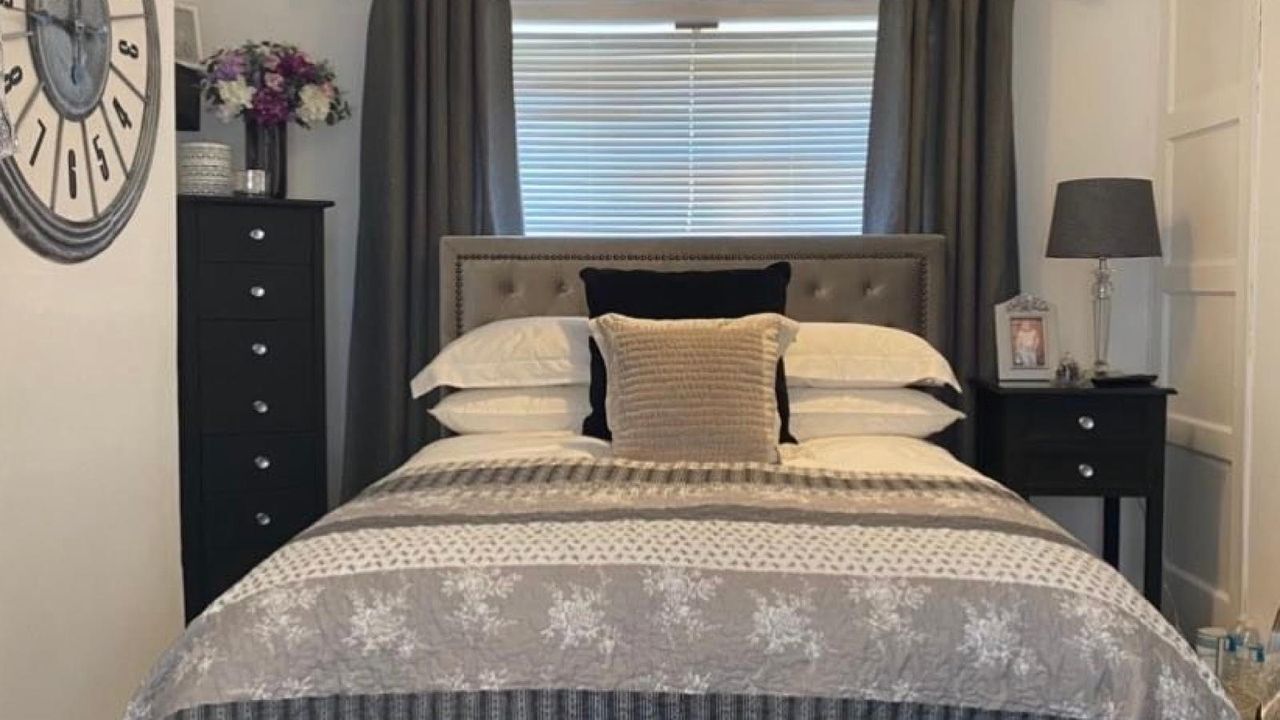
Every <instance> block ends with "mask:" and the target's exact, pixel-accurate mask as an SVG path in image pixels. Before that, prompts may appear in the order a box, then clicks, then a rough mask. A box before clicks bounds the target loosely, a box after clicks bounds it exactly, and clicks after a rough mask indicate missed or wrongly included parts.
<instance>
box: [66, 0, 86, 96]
mask: <svg viewBox="0 0 1280 720" xmlns="http://www.w3.org/2000/svg"><path fill="white" fill-rule="evenodd" d="M67 22H69V23H70V24H71V27H72V30H71V42H72V45H73V47H74V49H75V59H74V60H73V61H72V63H71V83H72V84H73V85H79V84H80V77H81V76H82V75H84V36H83V34H82V33H81V32H80V28H81V27H82V26H83V24H82V23H81V22H80V0H71V12H70V13H69V15H68V17H67Z"/></svg>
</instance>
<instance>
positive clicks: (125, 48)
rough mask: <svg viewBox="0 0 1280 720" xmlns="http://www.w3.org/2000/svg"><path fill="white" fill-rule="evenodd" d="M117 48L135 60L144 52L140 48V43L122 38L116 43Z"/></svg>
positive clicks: (122, 53)
mask: <svg viewBox="0 0 1280 720" xmlns="http://www.w3.org/2000/svg"><path fill="white" fill-rule="evenodd" d="M116 49H117V50H119V51H120V54H121V55H123V56H125V57H127V58H133V59H134V60H137V59H138V57H139V56H140V55H141V54H142V51H141V50H139V49H138V43H131V42H129V41H128V40H121V41H120V42H119V43H117V44H116Z"/></svg>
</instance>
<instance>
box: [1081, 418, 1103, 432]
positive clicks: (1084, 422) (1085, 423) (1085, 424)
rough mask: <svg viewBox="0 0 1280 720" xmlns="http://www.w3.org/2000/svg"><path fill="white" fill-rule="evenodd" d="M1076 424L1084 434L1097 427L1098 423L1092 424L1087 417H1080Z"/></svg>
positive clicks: (1090, 419) (1091, 419)
mask: <svg viewBox="0 0 1280 720" xmlns="http://www.w3.org/2000/svg"><path fill="white" fill-rule="evenodd" d="M1076 424H1078V425H1079V426H1080V429H1081V430H1084V431H1085V432H1088V431H1090V430H1092V429H1094V428H1096V427H1097V426H1098V423H1096V422H1094V421H1093V418H1091V417H1089V416H1088V415H1081V416H1080V417H1079V418H1077V419H1076Z"/></svg>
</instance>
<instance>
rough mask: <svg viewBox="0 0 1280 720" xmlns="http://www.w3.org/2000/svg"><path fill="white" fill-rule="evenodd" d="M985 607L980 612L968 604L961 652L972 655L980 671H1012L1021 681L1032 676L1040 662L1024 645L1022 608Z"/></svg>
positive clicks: (991, 604)
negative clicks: (1008, 669)
mask: <svg viewBox="0 0 1280 720" xmlns="http://www.w3.org/2000/svg"><path fill="white" fill-rule="evenodd" d="M983 605H984V607H983V608H982V609H979V608H977V607H975V606H974V605H971V604H969V603H964V614H965V617H966V622H965V626H964V642H962V643H961V644H960V650H961V651H963V652H968V653H972V657H973V661H974V664H975V665H977V666H978V667H980V668H983V669H991V670H999V671H1003V670H1004V669H1006V668H1011V669H1012V670H1013V672H1014V673H1015V674H1017V675H1018V676H1020V677H1026V676H1027V675H1030V674H1031V673H1032V672H1033V671H1034V670H1035V669H1036V665H1037V661H1036V658H1035V656H1034V654H1033V653H1031V651H1029V650H1028V649H1027V648H1026V647H1025V644H1024V643H1023V639H1024V633H1023V622H1022V605H1021V604H1016V605H1014V606H1012V607H1003V606H999V605H996V604H995V603H992V602H987V601H984V602H983Z"/></svg>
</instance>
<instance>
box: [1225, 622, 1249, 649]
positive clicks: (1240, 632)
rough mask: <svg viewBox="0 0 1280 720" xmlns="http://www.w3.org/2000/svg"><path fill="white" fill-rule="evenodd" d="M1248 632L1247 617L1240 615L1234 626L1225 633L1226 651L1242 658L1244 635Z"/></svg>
mask: <svg viewBox="0 0 1280 720" xmlns="http://www.w3.org/2000/svg"><path fill="white" fill-rule="evenodd" d="M1248 634H1249V618H1248V616H1246V615H1241V616H1240V617H1239V618H1238V619H1237V620H1236V624H1235V626H1234V627H1232V628H1231V630H1230V631H1229V632H1228V633H1227V653H1228V654H1230V655H1234V656H1237V657H1241V658H1243V657H1244V656H1245V647H1246V646H1245V636H1246V635H1248Z"/></svg>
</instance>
